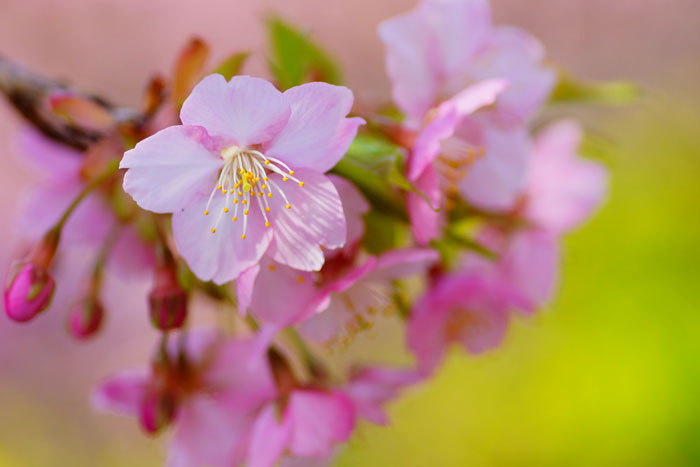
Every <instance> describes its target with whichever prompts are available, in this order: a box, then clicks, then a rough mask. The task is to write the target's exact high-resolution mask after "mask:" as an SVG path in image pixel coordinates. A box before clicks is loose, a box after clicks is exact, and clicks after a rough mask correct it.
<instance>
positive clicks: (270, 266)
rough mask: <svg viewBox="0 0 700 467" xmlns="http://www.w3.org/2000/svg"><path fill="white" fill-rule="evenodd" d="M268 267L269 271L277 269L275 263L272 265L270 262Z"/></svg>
mask: <svg viewBox="0 0 700 467" xmlns="http://www.w3.org/2000/svg"><path fill="white" fill-rule="evenodd" d="M268 269H269V270H270V271H274V270H275V269H277V268H275V265H274V264H271V265H269V266H268Z"/></svg>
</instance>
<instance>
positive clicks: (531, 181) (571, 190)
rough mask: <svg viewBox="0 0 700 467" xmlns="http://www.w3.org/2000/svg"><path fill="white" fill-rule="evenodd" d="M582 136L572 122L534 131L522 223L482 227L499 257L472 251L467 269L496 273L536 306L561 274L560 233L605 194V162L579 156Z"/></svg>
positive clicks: (481, 237)
mask: <svg viewBox="0 0 700 467" xmlns="http://www.w3.org/2000/svg"><path fill="white" fill-rule="evenodd" d="M581 138H582V130H581V128H580V126H579V125H578V124H577V123H575V122H572V121H561V122H556V123H554V124H552V125H550V126H549V127H547V128H545V129H544V130H543V131H542V132H541V133H540V134H539V135H538V136H537V138H536V140H535V143H534V147H533V153H532V157H531V159H530V165H529V167H528V175H527V181H526V186H525V188H524V190H523V194H522V195H521V196H522V200H521V206H520V208H519V209H518V211H517V214H518V215H520V216H521V217H522V218H523V220H524V221H525V223H526V226H525V227H523V228H519V229H518V230H516V231H514V232H502V231H499V230H497V229H495V228H493V227H486V228H485V229H483V230H482V231H481V232H480V233H479V234H478V239H479V241H480V242H482V243H483V244H484V245H485V246H487V247H489V248H490V249H492V250H493V251H495V252H497V253H498V254H499V259H498V261H497V262H494V261H491V260H487V259H485V258H482V257H480V256H478V255H475V254H470V255H467V257H466V259H465V262H464V264H463V267H464V269H465V270H468V271H472V272H478V273H480V274H484V275H495V276H498V277H500V278H501V280H504V281H506V282H508V283H510V284H512V285H513V286H514V287H517V288H518V290H520V291H521V292H522V293H523V294H524V295H525V296H527V297H528V299H529V300H530V301H531V302H532V303H535V304H538V305H542V304H544V303H545V302H547V301H548V300H549V299H550V298H551V297H552V295H553V293H554V290H555V288H556V283H557V279H558V275H559V274H558V269H559V251H560V246H559V237H560V236H561V235H562V234H564V233H565V232H567V231H568V230H570V229H572V228H574V227H576V226H577V225H578V224H580V223H581V222H583V221H584V220H585V219H586V218H587V217H588V216H590V215H591V213H592V212H593V211H594V209H595V208H596V207H597V206H598V205H599V204H600V202H601V201H602V200H603V198H604V196H605V193H606V186H607V173H606V171H605V169H604V168H603V166H602V165H601V164H599V163H597V162H595V161H592V160H588V159H583V158H581V157H580V156H578V147H579V145H580V143H581Z"/></svg>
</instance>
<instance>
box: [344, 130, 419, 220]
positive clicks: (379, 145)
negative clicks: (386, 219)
mask: <svg viewBox="0 0 700 467" xmlns="http://www.w3.org/2000/svg"><path fill="white" fill-rule="evenodd" d="M399 159H400V160H401V161H402V160H403V153H402V152H401V150H400V149H399V148H398V147H397V146H395V145H393V144H391V143H389V142H386V141H383V140H382V139H380V138H378V137H376V136H373V135H370V134H359V135H358V136H357V137H356V138H355V140H354V141H353V142H352V144H351V145H350V148H349V149H348V152H347V154H345V157H343V159H342V160H341V161H340V162H338V163H337V164H336V166H335V167H334V168H333V170H332V172H333V173H335V174H337V175H340V176H341V177H343V178H346V179H348V180H350V181H351V182H352V183H354V184H355V186H357V187H358V188H359V189H360V191H361V192H362V193H363V194H364V195H365V197H366V198H367V199H368V200H369V201H370V203H371V204H372V206H373V207H374V208H375V209H378V210H380V211H382V212H384V213H385V214H389V215H392V216H394V217H397V218H399V219H401V220H406V219H407V217H406V211H405V209H404V203H403V199H402V197H401V196H400V194H399V193H398V192H397V191H396V190H395V189H394V187H396V186H398V185H396V181H397V180H399V181H400V176H398V175H396V174H395V172H396V171H397V170H398V169H397V164H398V162H397V160H399ZM392 181H393V182H392Z"/></svg>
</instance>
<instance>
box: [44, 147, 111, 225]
mask: <svg viewBox="0 0 700 467" xmlns="http://www.w3.org/2000/svg"><path fill="white" fill-rule="evenodd" d="M118 170H119V161H118V160H116V159H113V160H111V161H109V163H108V164H107V167H106V168H105V170H103V171H102V172H101V173H100V174H99V175H98V176H97V177H95V178H94V179H93V180H92V181H91V182H90V183H88V184H87V185H86V186H85V188H83V191H81V192H80V194H79V195H78V196H76V198H75V199H74V200H73V202H72V203H71V204H70V206H68V208H67V209H66V211H65V212H64V213H63V215H62V216H61V218H60V219H59V220H58V222H56V224H55V225H54V226H53V227H52V228H51V230H54V231H56V232H60V231H61V230H62V229H63V226H64V225H65V223H66V221H68V218H69V217H70V216H71V214H73V211H75V208H77V207H78V205H79V204H80V203H81V202H82V201H83V199H84V198H85V197H86V196H87V195H89V194H90V193H91V192H92V190H94V189H95V188H97V187H98V186H99V185H100V184H101V183H102V182H104V181H105V180H107V179H108V178H110V177H111V176H112V175H114V174H115V173H117V171H118Z"/></svg>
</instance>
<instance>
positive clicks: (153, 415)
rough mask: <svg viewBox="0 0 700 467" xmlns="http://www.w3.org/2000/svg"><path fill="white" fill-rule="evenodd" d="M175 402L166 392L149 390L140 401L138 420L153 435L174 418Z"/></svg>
mask: <svg viewBox="0 0 700 467" xmlns="http://www.w3.org/2000/svg"><path fill="white" fill-rule="evenodd" d="M175 409H176V402H175V399H174V398H173V397H172V395H170V394H169V393H167V392H162V391H158V390H149V391H147V392H146V393H145V394H144V398H143V401H142V402H141V410H140V413H139V421H140V422H141V427H143V429H144V430H146V432H147V433H148V434H151V435H155V434H156V433H158V432H159V431H160V430H162V429H163V428H165V427H166V426H168V425H169V424H170V422H172V421H173V419H174V418H175Z"/></svg>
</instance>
